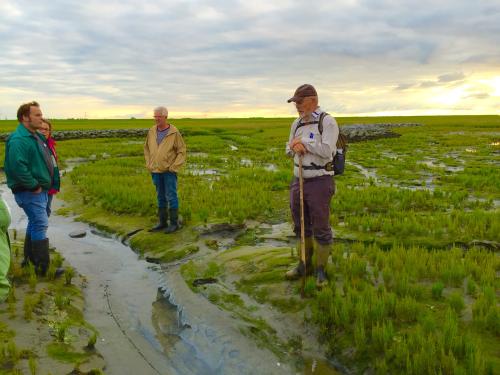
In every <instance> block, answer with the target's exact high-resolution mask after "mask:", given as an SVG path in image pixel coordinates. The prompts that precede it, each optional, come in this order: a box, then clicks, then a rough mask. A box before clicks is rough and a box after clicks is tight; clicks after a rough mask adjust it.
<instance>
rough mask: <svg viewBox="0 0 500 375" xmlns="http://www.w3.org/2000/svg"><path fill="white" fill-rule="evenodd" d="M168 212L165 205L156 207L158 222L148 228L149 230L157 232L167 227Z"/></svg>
mask: <svg viewBox="0 0 500 375" xmlns="http://www.w3.org/2000/svg"><path fill="white" fill-rule="evenodd" d="M167 221H168V213H167V209H166V208H165V207H162V208H159V209H158V224H156V225H155V226H154V227H153V228H151V229H150V230H149V232H159V231H161V230H163V229H165V228H166V227H167Z"/></svg>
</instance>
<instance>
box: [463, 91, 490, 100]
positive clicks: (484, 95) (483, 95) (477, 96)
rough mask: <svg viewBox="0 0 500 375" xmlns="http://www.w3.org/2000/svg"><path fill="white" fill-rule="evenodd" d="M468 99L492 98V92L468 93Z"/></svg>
mask: <svg viewBox="0 0 500 375" xmlns="http://www.w3.org/2000/svg"><path fill="white" fill-rule="evenodd" d="M465 98H466V99H488V98H490V94H488V93H486V92H478V93H474V94H470V95H467V96H466V97H465Z"/></svg>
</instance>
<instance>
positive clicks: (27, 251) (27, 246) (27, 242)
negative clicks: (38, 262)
mask: <svg viewBox="0 0 500 375" xmlns="http://www.w3.org/2000/svg"><path fill="white" fill-rule="evenodd" d="M29 262H31V263H33V264H34V263H35V262H34V259H33V250H32V249H31V236H30V235H29V234H26V237H24V259H23V261H22V262H21V267H26V266H27V265H28V263H29Z"/></svg>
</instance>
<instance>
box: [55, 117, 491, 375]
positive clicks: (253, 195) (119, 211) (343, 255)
mask: <svg viewBox="0 0 500 375" xmlns="http://www.w3.org/2000/svg"><path fill="white" fill-rule="evenodd" d="M338 120H339V122H340V124H349V123H360V122H367V123H377V122H380V123H383V122H393V123H408V122H418V123H422V124H423V125H424V126H422V127H412V128H398V129H396V130H395V131H396V132H398V133H399V134H401V137H399V138H391V139H380V140H374V141H364V142H358V143H352V144H351V145H350V149H349V153H348V157H347V160H348V165H347V169H346V173H345V174H344V175H343V176H341V177H338V178H337V179H336V185H337V193H336V196H335V197H334V199H333V201H332V207H331V208H332V210H331V212H332V214H331V220H332V223H333V227H334V230H335V236H336V238H337V240H336V242H335V245H334V250H333V252H332V262H331V264H330V265H329V267H328V272H329V275H330V276H331V278H332V282H331V284H330V286H329V287H328V288H325V289H323V290H322V291H316V290H314V288H308V295H310V297H309V298H308V300H306V301H303V300H301V299H300V297H299V291H298V288H297V287H296V285H295V284H291V283H286V282H284V281H283V277H282V276H283V273H284V271H285V270H286V269H287V268H288V267H290V266H291V265H292V264H293V263H294V262H295V259H294V258H293V257H292V256H290V247H289V246H288V247H287V246H283V247H279V246H275V247H270V248H267V249H266V250H265V251H259V252H257V251H256V250H251V249H250V250H249V249H248V246H250V245H258V244H259V243H261V242H264V241H265V240H264V239H263V237H264V236H263V235H262V233H261V232H259V231H258V230H257V231H256V230H254V229H249V230H248V231H247V233H245V234H243V235H242V236H240V237H239V240H237V241H236V246H235V247H233V248H230V249H229V250H223V249H220V248H217V249H212V250H210V252H208V253H207V252H206V251H204V250H203V249H198V250H196V251H195V250H194V249H196V245H193V243H196V241H197V240H198V238H199V232H198V231H196V230H194V228H195V227H198V226H204V225H206V224H212V223H220V222H230V223H243V222H245V223H248V222H250V221H257V222H260V223H267V224H278V223H283V222H290V216H289V212H288V185H289V182H290V179H291V161H290V160H289V159H287V158H286V157H285V156H284V145H285V142H286V140H287V138H288V131H289V125H290V122H291V120H290V119H241V120H178V121H174V120H173V121H172V122H173V123H174V124H175V125H176V126H178V127H179V128H180V129H181V131H182V132H183V134H184V136H185V139H186V142H187V145H188V152H189V154H188V164H187V166H186V168H185V169H184V170H183V171H182V172H181V173H180V174H179V193H180V201H181V207H180V213H181V216H182V218H183V221H184V229H182V230H181V231H180V232H179V233H177V234H175V235H172V236H165V235H163V234H149V233H146V232H145V231H142V232H139V233H138V234H136V235H135V236H134V237H132V239H131V244H132V246H133V247H134V248H135V249H137V250H139V251H141V252H148V253H153V254H158V255H160V258H161V259H163V260H164V261H172V260H176V259H181V258H184V257H193V256H194V257H195V259H194V260H192V261H191V262H189V263H186V264H185V265H184V266H183V269H182V273H183V275H184V277H185V279H186V281H187V282H188V283H189V285H190V286H192V281H193V280H194V279H196V278H201V277H208V276H207V275H212V276H214V275H216V277H217V278H218V279H219V280H220V283H222V284H223V285H224V287H225V288H227V289H223V290H222V291H221V290H218V289H216V288H212V287H207V288H206V290H205V287H194V288H192V289H193V290H194V291H195V292H200V293H204V294H206V296H207V298H208V299H209V300H210V301H211V302H213V303H215V304H217V305H218V306H220V307H221V308H223V309H226V310H228V311H237V312H238V313H239V314H240V316H241V315H242V314H243V312H242V311H243V310H244V309H247V310H248V311H247V313H246V314H245V315H244V316H245V317H246V319H247V321H252V319H257V318H256V317H258V315H259V313H258V309H259V308H261V306H271V307H272V308H273V309H277V310H278V311H280V312H282V313H283V314H287V315H286V316H287V318H288V317H290V314H292V315H293V314H295V315H296V316H299V317H300V320H302V319H303V317H304V316H305V317H306V318H307V321H308V322H309V323H311V324H314V325H315V326H317V327H318V329H319V331H320V334H319V337H321V341H322V343H323V345H324V347H325V348H327V351H328V354H329V355H331V356H334V357H336V358H338V359H340V361H341V362H342V363H344V364H346V366H349V367H352V368H353V369H354V370H355V371H356V372H363V371H364V370H365V369H367V368H371V369H373V370H375V371H376V372H378V373H386V372H398V371H402V370H401V369H404V371H405V372H408V373H415V374H417V373H418V374H423V373H437V372H442V373H474V374H481V373H489V372H493V373H494V372H498V371H500V352H499V349H498V348H500V311H499V303H498V295H499V289H500V288H499V278H498V272H500V262H499V257H498V250H497V252H494V251H492V250H491V248H490V249H487V246H488V245H487V242H488V241H490V243H497V244H498V242H500V212H499V204H500V179H499V178H498V170H499V166H500V145H499V139H500V134H499V131H498V129H499V128H500V117H498V116H450V117H411V118H407V117H401V118H357V119H356V118H349V119H343V118H340V119H338ZM135 121H136V122H135ZM150 125H151V121H149V120H144V121H143V120H125V121H121V122H120V121H118V120H116V121H109V122H106V121H102V122H96V123H93V122H92V121H88V120H87V122H80V123H79V125H78V122H77V121H74V122H69V123H65V122H61V123H60V128H61V129H63V128H65V127H67V129H70V128H71V129H76V128H89V129H90V128H92V127H95V128H104V127H109V128H112V127H149V126H150ZM55 126H56V128H57V126H58V122H57V121H56V122H55ZM141 141H142V139H134V138H132V139H130V138H127V139H115V138H114V139H109V140H102V139H100V140H72V141H61V142H59V144H58V151H59V154H60V155H61V158H63V162H65V161H67V160H69V159H71V158H75V157H79V158H86V159H89V158H90V159H91V160H90V161H89V162H87V163H84V164H81V165H77V166H76V167H75V168H74V169H73V171H72V172H71V173H69V174H68V175H67V176H66V178H65V181H64V183H65V185H64V186H63V198H64V199H65V200H66V205H67V207H66V208H64V210H65V211H66V212H71V211H74V212H76V213H77V214H79V215H81V218H82V219H83V220H87V221H90V222H93V223H94V224H96V225H98V226H102V227H104V228H107V229H109V230H112V231H116V232H119V233H122V234H125V233H127V232H129V231H131V230H134V229H137V228H147V227H149V226H150V225H153V222H154V216H155V212H156V201H155V192H154V187H153V184H152V182H151V178H150V176H149V174H148V173H147V171H146V170H145V168H144V165H143V164H144V163H143V157H142V143H141ZM65 159H66V160H65ZM205 240H206V239H205ZM473 241H475V242H474V243H475V244H476V245H477V246H472V242H473ZM207 254H208V255H207ZM197 256H199V257H202V258H200V260H199V261H198V260H196V257H197ZM209 265H210V267H209ZM238 295H241V296H242V297H244V298H236V297H235V296H238ZM249 300H250V301H254V302H256V304H255V305H251V304H249V303H248V301H249ZM242 304H243V305H242ZM242 319H243V318H242ZM265 324H266V325H270V324H271V323H270V322H266V323H265ZM250 326H252V325H250ZM253 326H255V327H257V326H258V325H257V323H255V324H254V325H253ZM248 332H250V333H249V335H251V332H252V329H250V331H248ZM267 332H272V330H271V329H269V330H267ZM275 336H276V335H275V334H274V333H273V334H271V333H270V334H269V337H275ZM292 341H293V340H292ZM280 347H281V348H282V347H283V346H280Z"/></svg>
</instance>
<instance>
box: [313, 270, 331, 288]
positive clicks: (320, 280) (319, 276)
mask: <svg viewBox="0 0 500 375" xmlns="http://www.w3.org/2000/svg"><path fill="white" fill-rule="evenodd" d="M327 285H328V278H327V276H326V271H325V268H324V267H323V266H318V268H317V269H316V287H317V288H318V289H321V288H323V287H325V286H327Z"/></svg>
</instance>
